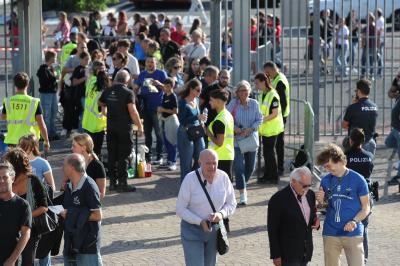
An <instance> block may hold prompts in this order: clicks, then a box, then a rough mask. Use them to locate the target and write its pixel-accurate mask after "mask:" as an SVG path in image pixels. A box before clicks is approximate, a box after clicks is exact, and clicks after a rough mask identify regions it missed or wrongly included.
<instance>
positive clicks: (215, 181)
mask: <svg viewBox="0 0 400 266" xmlns="http://www.w3.org/2000/svg"><path fill="white" fill-rule="evenodd" d="M199 161H200V168H199V169H198V170H196V171H198V173H199V175H200V179H201V180H199V179H198V177H197V175H196V172H195V171H192V172H190V173H189V174H187V175H186V177H185V179H184V180H183V182H182V184H181V188H180V190H179V195H178V199H177V202H176V214H177V215H178V216H179V217H180V218H182V221H181V241H182V245H183V252H184V255H185V263H186V265H207V266H209V265H215V263H216V257H217V243H216V238H217V226H218V222H219V221H220V220H222V219H225V218H227V217H228V216H230V215H232V214H233V213H234V211H235V209H236V199H235V193H234V190H233V186H232V183H231V181H230V180H229V177H228V175H227V174H226V173H225V172H223V171H221V170H218V169H217V167H218V155H217V154H216V153H215V151H212V150H203V151H202V152H201V153H200V160H199ZM202 186H205V188H206V190H207V192H208V194H209V195H210V198H211V201H212V202H213V205H214V207H215V210H216V211H217V212H215V213H214V212H213V210H212V208H211V205H210V203H209V201H208V200H207V196H206V194H205V193H204V191H203V188H202Z"/></svg>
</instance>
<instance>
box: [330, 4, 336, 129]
mask: <svg viewBox="0 0 400 266" xmlns="http://www.w3.org/2000/svg"><path fill="white" fill-rule="evenodd" d="M332 14H333V27H334V31H335V26H336V0H333V13H332ZM335 57H336V34H335V32H333V35H332V65H333V68H332V133H331V135H332V136H334V135H335V132H336V124H335V110H336V99H335V95H336V90H335V82H336V62H335Z"/></svg>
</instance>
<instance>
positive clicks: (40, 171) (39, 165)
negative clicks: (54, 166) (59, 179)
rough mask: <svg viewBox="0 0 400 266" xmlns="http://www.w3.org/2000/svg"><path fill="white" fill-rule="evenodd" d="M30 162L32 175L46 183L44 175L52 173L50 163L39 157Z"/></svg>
mask: <svg viewBox="0 0 400 266" xmlns="http://www.w3.org/2000/svg"><path fill="white" fill-rule="evenodd" d="M30 162H31V166H32V174H34V175H36V176H37V177H38V178H39V180H40V181H42V183H45V179H44V175H45V174H47V173H51V166H50V164H49V162H48V161H47V160H45V159H43V158H42V157H39V156H38V157H36V158H35V159H33V160H32V161H30Z"/></svg>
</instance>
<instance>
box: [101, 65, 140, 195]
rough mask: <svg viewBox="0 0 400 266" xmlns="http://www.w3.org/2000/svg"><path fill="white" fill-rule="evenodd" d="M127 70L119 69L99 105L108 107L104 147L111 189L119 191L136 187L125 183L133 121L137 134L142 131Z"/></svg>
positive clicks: (131, 189)
mask: <svg viewBox="0 0 400 266" xmlns="http://www.w3.org/2000/svg"><path fill="white" fill-rule="evenodd" d="M129 78H130V77H129V73H128V72H127V71H125V70H122V71H120V72H118V74H117V75H116V77H115V80H114V85H113V86H112V87H111V88H110V89H108V90H106V91H104V92H103V94H102V95H101V96H100V99H99V105H101V106H106V107H107V150H108V174H109V176H110V190H115V189H116V188H117V187H116V186H117V179H118V189H119V190H120V191H122V192H130V191H132V192H133V191H135V190H136V189H135V187H131V186H128V184H127V178H128V174H127V170H128V163H129V155H130V154H131V152H132V147H133V142H132V121H133V122H134V123H135V125H136V126H137V127H138V135H139V136H142V135H143V126H142V122H141V121H140V117H139V114H138V112H137V110H136V105H135V101H134V94H133V91H131V90H129V89H128V87H127V84H128V82H129ZM116 163H118V170H117V172H118V175H117V176H118V178H117V176H115V164H116Z"/></svg>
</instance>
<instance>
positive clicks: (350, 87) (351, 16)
mask: <svg viewBox="0 0 400 266" xmlns="http://www.w3.org/2000/svg"><path fill="white" fill-rule="evenodd" d="M353 26H354V25H353V1H350V13H349V73H348V74H349V89H348V94H347V97H348V104H350V103H351V93H352V83H353V75H352V74H353V73H352V71H353V64H352V62H353V60H354V58H353V56H354V54H353ZM346 60H347V58H346Z"/></svg>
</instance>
